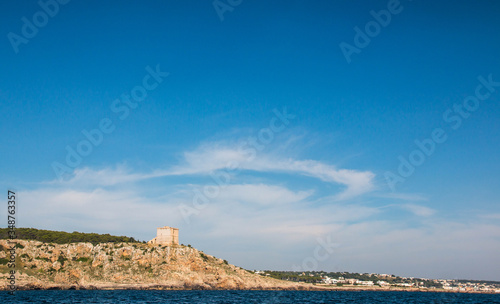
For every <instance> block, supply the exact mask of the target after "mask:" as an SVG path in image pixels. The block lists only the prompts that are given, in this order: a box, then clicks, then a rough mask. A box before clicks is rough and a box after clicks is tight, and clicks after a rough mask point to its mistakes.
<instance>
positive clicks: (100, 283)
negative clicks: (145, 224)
mask: <svg viewBox="0 0 500 304" xmlns="http://www.w3.org/2000/svg"><path fill="white" fill-rule="evenodd" d="M17 243H18V245H17V248H16V269H17V275H16V285H17V287H18V289H51V288H60V289H115V288H138V289H303V288H304V285H301V284H296V283H291V282H286V281H279V280H275V279H271V278H266V277H262V276H260V275H256V274H253V273H251V272H248V271H246V270H244V269H242V268H239V267H236V266H234V265H231V264H228V263H227V262H226V261H224V260H222V259H218V258H215V257H213V256H211V255H208V254H205V253H203V252H201V251H199V250H196V249H194V248H191V247H186V246H182V245H172V246H152V245H149V244H143V243H101V244H97V245H92V244H91V243H72V244H51V243H42V242H38V241H26V240H17ZM0 245H1V247H0V289H4V290H5V289H7V287H8V286H7V284H8V283H7V282H8V280H7V277H8V272H9V270H10V269H9V268H8V264H7V262H6V261H7V260H8V259H9V256H10V255H9V252H8V243H7V241H6V240H0Z"/></svg>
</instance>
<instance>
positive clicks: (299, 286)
mask: <svg viewBox="0 0 500 304" xmlns="http://www.w3.org/2000/svg"><path fill="white" fill-rule="evenodd" d="M283 283H284V285H288V286H279V287H278V286H274V287H252V288H220V287H207V285H192V286H175V285H162V284H136V283H128V284H119V283H100V284H88V285H75V284H73V285H67V284H36V283H28V284H23V285H19V286H17V290H18V291H36V290H116V291H119V290H166V291H167V290H168V291H189V290H206V291H211V290H247V291H332V292H334V291H352V292H363V291H376V292H394V291H395V292H424V293H470V294H498V295H500V293H498V292H494V291H474V290H467V291H458V290H446V289H428V288H412V287H365V286H360V287H357V286H345V287H339V286H327V285H314V284H309V283H296V284H293V285H289V284H287V283H290V282H287V281H284V282H283ZM0 291H8V289H7V288H5V286H0Z"/></svg>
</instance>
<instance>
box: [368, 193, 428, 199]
mask: <svg viewBox="0 0 500 304" xmlns="http://www.w3.org/2000/svg"><path fill="white" fill-rule="evenodd" d="M372 196H374V197H381V198H390V199H398V200H404V201H427V200H428V198H427V197H425V196H424V195H422V194H420V193H398V192H389V193H374V194H372Z"/></svg>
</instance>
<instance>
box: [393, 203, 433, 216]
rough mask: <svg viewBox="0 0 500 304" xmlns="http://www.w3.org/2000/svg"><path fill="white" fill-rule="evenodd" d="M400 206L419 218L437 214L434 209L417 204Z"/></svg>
mask: <svg viewBox="0 0 500 304" xmlns="http://www.w3.org/2000/svg"><path fill="white" fill-rule="evenodd" d="M400 206H401V208H403V209H406V210H408V211H410V212H411V213H413V214H415V215H418V216H431V215H434V214H435V213H436V210H434V209H431V208H429V207H425V206H421V205H416V204H403V205H400Z"/></svg>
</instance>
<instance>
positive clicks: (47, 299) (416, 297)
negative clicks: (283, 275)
mask: <svg viewBox="0 0 500 304" xmlns="http://www.w3.org/2000/svg"><path fill="white" fill-rule="evenodd" d="M0 303H50V304H54V303H113V304H115V303H186V304H187V303H211V304H212V303H228V304H229V303H294V304H295V303H318V304H319V303H339V304H340V303H342V304H343V303H366V304H374V303H380V304H392V303H394V304H396V303H397V304H402V303H416V304H417V303H418V304H420V303H433V304H438V303H467V304H479V303H482V304H492V303H500V294H467V293H439V292H405V291H241V290H239V291H232V290H203V291H196V290H189V291H158V290H112V291H111V290H109V291H108V290H33V291H17V292H16V293H15V294H14V295H11V294H9V293H8V292H0Z"/></svg>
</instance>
